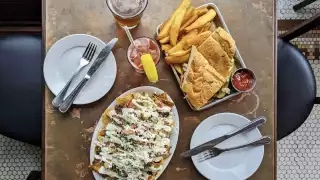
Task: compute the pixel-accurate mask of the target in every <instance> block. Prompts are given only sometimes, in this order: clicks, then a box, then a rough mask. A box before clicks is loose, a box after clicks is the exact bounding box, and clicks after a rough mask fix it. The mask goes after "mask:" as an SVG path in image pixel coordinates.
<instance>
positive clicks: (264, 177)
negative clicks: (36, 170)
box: [42, 0, 276, 180]
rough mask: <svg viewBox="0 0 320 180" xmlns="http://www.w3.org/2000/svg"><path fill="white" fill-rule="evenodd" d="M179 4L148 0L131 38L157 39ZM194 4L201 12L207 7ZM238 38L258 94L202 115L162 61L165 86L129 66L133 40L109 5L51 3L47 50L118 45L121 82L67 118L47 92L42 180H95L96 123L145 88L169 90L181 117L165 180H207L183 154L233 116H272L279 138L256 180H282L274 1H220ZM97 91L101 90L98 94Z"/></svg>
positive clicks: (80, 0)
mask: <svg viewBox="0 0 320 180" xmlns="http://www.w3.org/2000/svg"><path fill="white" fill-rule="evenodd" d="M179 2H180V0H175V1H172V0H161V1H160V0H149V4H148V7H147V9H146V11H145V13H144V16H143V17H142V20H141V24H140V25H139V26H138V27H137V28H135V29H133V30H132V31H131V32H132V34H133V37H140V36H147V37H154V35H155V30H156V27H157V25H158V24H160V23H161V22H162V21H164V20H165V19H166V18H167V17H168V16H169V15H170V14H171V13H172V12H173V11H174V9H175V8H176V7H177V6H178V4H179ZM207 2H208V1H205V0H193V4H194V5H195V6H198V5H201V4H203V3H207ZM213 2H214V3H215V4H216V5H217V6H218V7H219V9H220V11H221V13H222V15H223V16H224V19H225V21H226V23H227V25H228V27H229V30H230V31H231V34H232V36H233V37H234V39H235V41H236V44H237V46H238V48H239V51H240V54H241V55H242V57H243V59H244V61H245V63H246V65H247V66H248V67H249V68H251V69H252V70H253V71H254V72H255V73H256V76H257V86H256V89H255V90H254V91H252V92H250V93H246V94H242V95H240V96H238V97H235V98H233V99H232V100H229V101H226V102H224V103H221V104H218V105H216V106H214V107H212V108H210V109H208V110H206V111H203V112H195V111H192V110H191V109H190V107H189V106H188V105H187V103H186V101H185V100H184V99H183V97H182V93H181V91H180V90H179V86H178V84H177V82H176V81H175V78H174V75H173V73H172V72H171V70H170V68H169V66H168V65H166V64H165V62H164V60H163V57H162V59H161V62H160V63H159V64H158V65H157V69H158V72H159V79H160V80H159V82H158V83H156V84H150V83H149V82H148V80H147V78H146V77H145V75H143V74H138V73H136V72H135V71H134V69H133V68H132V67H131V65H130V64H129V63H128V61H127V59H126V56H125V54H126V49H127V48H128V46H129V40H128V38H127V37H126V36H125V32H124V31H123V30H122V29H121V28H120V27H119V26H117V24H116V23H115V21H114V19H113V17H112V14H111V12H110V11H109V10H108V8H107V5H106V3H105V1H104V0H90V1H88V0H76V1H75V0H46V1H45V2H44V6H43V7H44V9H43V12H44V23H43V25H44V28H43V29H44V44H45V50H46V51H48V49H49V48H50V47H51V46H52V45H53V44H54V43H55V42H56V41H57V40H59V39H60V38H62V37H65V36H67V35H70V34H76V33H83V34H91V35H93V36H96V37H98V38H100V39H102V40H103V41H108V40H110V39H111V38H113V37H118V38H119V45H118V46H117V47H116V48H115V49H114V51H113V52H114V55H115V57H116V61H117V68H118V71H117V78H116V81H115V84H114V85H113V87H112V89H111V90H110V92H109V93H108V94H107V95H105V96H104V97H103V98H102V99H100V100H99V101H97V102H95V103H92V104H88V105H83V106H73V108H71V110H70V112H68V113H66V114H62V113H60V112H58V111H57V110H55V109H54V108H53V107H52V105H51V101H52V98H53V95H52V93H51V92H50V91H49V90H48V89H47V88H46V90H45V119H44V121H43V127H44V130H43V137H44V138H43V152H44V158H43V167H42V170H43V171H44V173H43V179H46V180H61V179H63V180H72V179H83V180H87V179H88V180H89V179H93V176H92V173H91V172H90V171H89V170H88V168H87V166H88V164H89V149H90V142H91V136H92V132H93V131H94V128H95V124H96V123H97V121H98V120H99V118H100V116H101V114H102V113H103V111H104V110H105V109H106V107H107V106H108V105H109V104H110V103H111V102H112V101H113V100H114V99H115V98H116V97H117V96H119V95H120V94H122V93H123V92H125V91H127V90H129V89H131V88H134V87H138V86H142V85H152V86H156V87H159V88H161V89H163V90H164V91H166V92H168V94H169V95H170V96H171V97H172V98H173V100H174V102H175V104H176V106H177V109H178V112H179V117H180V135H179V142H178V145H177V148H176V151H175V154H174V156H173V158H172V160H171V162H170V164H169V166H168V167H167V169H166V170H165V171H164V173H163V174H162V175H161V177H160V179H166V180H169V179H182V180H188V179H190V180H195V179H205V178H204V177H203V176H201V174H199V173H198V172H197V170H196V169H195V167H194V166H193V164H192V161H191V160H190V159H181V158H180V157H179V154H180V153H181V152H183V151H185V150H187V149H188V148H189V142H190V138H191V136H192V133H193V131H194V130H195V128H196V127H197V125H198V124H199V123H200V122H201V121H202V120H204V119H206V118H207V117H209V116H211V115H214V114H216V113H220V112H234V113H239V114H241V115H244V116H246V117H248V118H254V117H257V116H261V115H263V116H266V117H267V118H268V121H267V123H266V124H264V125H263V126H262V127H261V128H260V130H261V132H262V134H263V135H270V136H272V137H273V143H272V144H270V145H267V146H266V147H265V154H264V159H263V162H262V164H261V166H260V168H259V169H258V171H257V172H256V173H255V174H254V175H253V176H252V177H250V179H257V180H270V179H274V177H275V167H276V165H275V142H276V140H275V131H274V129H275V127H274V126H275V125H276V123H275V118H274V115H275V111H274V109H275V104H274V101H275V94H274V52H273V50H274V49H273V46H274V44H273V41H274V17H273V2H272V0H264V1H260V0H241V1H233V0H215V1H213ZM93 88H94V87H93Z"/></svg>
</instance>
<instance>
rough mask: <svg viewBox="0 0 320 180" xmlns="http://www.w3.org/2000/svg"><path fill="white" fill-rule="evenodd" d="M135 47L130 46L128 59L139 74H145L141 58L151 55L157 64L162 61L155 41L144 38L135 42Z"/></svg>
mask: <svg viewBox="0 0 320 180" xmlns="http://www.w3.org/2000/svg"><path fill="white" fill-rule="evenodd" d="M134 44H135V46H136V47H134V46H133V45H132V44H130V46H129V48H128V51H127V57H128V60H129V62H130V64H131V65H132V66H133V67H134V68H135V70H136V71H138V72H141V73H142V72H144V71H143V67H142V64H141V56H142V55H143V54H151V56H152V59H153V61H154V63H155V64H157V63H158V62H159V60H160V49H159V46H158V45H157V43H156V42H155V41H153V40H152V39H150V38H147V37H142V38H138V39H135V40H134Z"/></svg>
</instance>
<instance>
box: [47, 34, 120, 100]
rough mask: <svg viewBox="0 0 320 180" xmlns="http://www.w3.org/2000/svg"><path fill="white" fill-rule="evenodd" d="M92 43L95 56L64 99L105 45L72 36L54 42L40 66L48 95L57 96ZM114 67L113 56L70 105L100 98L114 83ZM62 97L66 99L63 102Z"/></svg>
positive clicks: (91, 39)
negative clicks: (48, 91) (48, 90)
mask: <svg viewBox="0 0 320 180" xmlns="http://www.w3.org/2000/svg"><path fill="white" fill-rule="evenodd" d="M89 42H92V43H94V44H96V45H97V51H96V53H95V56H94V57H93V59H92V60H91V62H90V64H88V65H87V66H86V67H85V68H83V69H82V70H81V72H80V73H79V74H78V76H77V77H75V79H74V80H73V81H72V83H71V85H70V87H69V90H68V92H67V94H66V97H67V96H68V95H69V94H70V93H71V91H72V90H73V89H74V88H75V87H76V86H77V84H78V83H79V82H80V81H81V80H82V78H83V77H84V75H85V74H86V72H87V71H88V69H89V68H90V66H91V64H92V63H93V61H94V60H95V59H96V57H97V56H98V54H99V53H100V51H101V50H102V49H103V48H104V47H105V46H106V44H105V43H104V42H103V41H101V40H100V39H98V38H96V37H93V36H90V35H86V34H73V35H70V36H66V37H64V38H62V39H60V40H59V41H57V42H56V43H55V44H54V45H53V46H52V47H51V48H50V50H49V51H48V53H47V55H46V58H45V60H44V65H43V73H44V79H45V81H46V83H47V86H48V87H49V89H50V90H51V92H52V93H53V94H55V95H57V94H58V93H59V92H60V90H61V89H62V88H63V87H64V85H65V84H66V83H67V81H68V80H69V78H70V77H71V76H72V74H73V73H74V72H75V70H76V68H77V67H78V66H79V63H80V59H81V57H82V54H83V52H84V50H85V48H86V47H87V45H88V44H89ZM116 74H117V65H116V60H115V57H114V55H113V54H112V53H110V55H109V56H108V58H107V59H106V60H105V62H103V64H102V65H101V66H100V68H99V69H98V70H97V72H96V73H95V74H94V75H93V76H92V77H91V80H90V81H88V83H87V84H86V85H85V87H84V88H83V89H82V90H81V92H80V93H79V95H78V96H77V98H76V99H75V101H74V102H73V104H88V103H92V102H94V101H97V100H99V99H100V98H102V97H103V96H104V95H105V94H106V93H107V92H108V91H109V90H110V89H111V87H112V85H113V84H114V81H115V79H116ZM66 97H65V98H66Z"/></svg>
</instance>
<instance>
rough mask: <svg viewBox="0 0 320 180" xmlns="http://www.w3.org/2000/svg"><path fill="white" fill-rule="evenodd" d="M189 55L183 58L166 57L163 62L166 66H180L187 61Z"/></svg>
mask: <svg viewBox="0 0 320 180" xmlns="http://www.w3.org/2000/svg"><path fill="white" fill-rule="evenodd" d="M189 56H190V54H186V55H184V56H167V57H165V60H166V62H167V63H168V64H181V63H185V62H187V61H188V60H189Z"/></svg>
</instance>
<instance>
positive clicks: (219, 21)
mask: <svg viewBox="0 0 320 180" xmlns="http://www.w3.org/2000/svg"><path fill="white" fill-rule="evenodd" d="M203 6H207V7H208V8H212V9H214V10H215V11H216V12H217V16H216V17H215V18H214V20H213V21H214V23H215V24H216V26H217V27H223V29H225V30H226V31H227V32H228V33H229V34H230V31H229V29H228V27H227V25H226V23H225V21H224V20H223V17H222V14H221V12H220V10H219V8H218V7H217V6H216V5H215V4H214V3H207V4H203V5H201V6H199V7H198V8H200V7H203ZM160 26H161V24H160V25H159V26H158V27H157V35H158V34H159V30H160ZM234 60H235V62H234V63H235V66H236V68H237V69H238V68H245V67H246V65H245V64H244V62H243V59H242V57H241V55H240V53H239V51H238V48H237V45H236V48H235V56H234ZM170 66H171V69H172V71H173V74H174V76H175V77H176V79H177V82H178V83H179V86H181V80H180V76H179V73H178V72H177V71H176V69H175V68H174V67H173V65H170ZM229 88H230V90H231V93H230V94H229V95H226V96H225V97H223V98H221V99H215V98H212V99H211V100H209V102H208V103H207V104H206V105H204V106H202V107H201V108H200V109H196V108H195V107H193V105H192V104H191V103H190V102H189V100H188V99H187V98H186V100H187V102H188V104H189V106H190V107H191V109H193V110H195V111H202V110H205V109H208V108H210V107H212V106H214V105H216V104H219V103H221V102H223V101H226V100H228V99H230V98H232V97H234V96H236V95H238V94H240V92H238V91H236V90H235V89H233V88H232V86H231V84H230V85H229ZM183 93H184V92H183ZM184 95H186V94H185V93H184Z"/></svg>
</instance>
